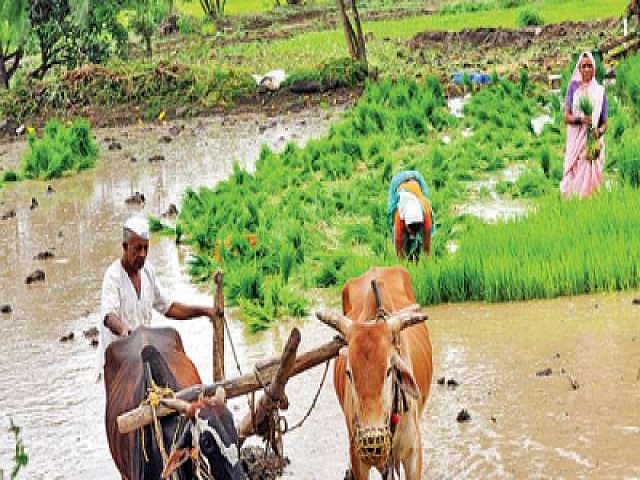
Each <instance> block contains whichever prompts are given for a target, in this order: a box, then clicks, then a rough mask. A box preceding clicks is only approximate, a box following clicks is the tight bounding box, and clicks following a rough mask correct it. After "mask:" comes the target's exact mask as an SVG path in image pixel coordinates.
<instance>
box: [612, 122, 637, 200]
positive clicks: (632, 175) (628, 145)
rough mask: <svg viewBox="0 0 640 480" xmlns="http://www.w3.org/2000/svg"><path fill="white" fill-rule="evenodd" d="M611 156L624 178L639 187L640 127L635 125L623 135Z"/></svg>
mask: <svg viewBox="0 0 640 480" xmlns="http://www.w3.org/2000/svg"><path fill="white" fill-rule="evenodd" d="M611 157H612V160H613V162H614V163H615V164H616V165H617V167H618V170H619V171H620V176H621V177H622V180H623V181H624V182H626V183H628V184H629V185H631V186H633V187H635V188H638V187H639V186H640V128H638V127H634V128H633V129H631V130H628V131H627V132H626V133H625V134H624V135H622V138H621V141H620V143H619V145H617V148H615V150H613V152H612V154H611Z"/></svg>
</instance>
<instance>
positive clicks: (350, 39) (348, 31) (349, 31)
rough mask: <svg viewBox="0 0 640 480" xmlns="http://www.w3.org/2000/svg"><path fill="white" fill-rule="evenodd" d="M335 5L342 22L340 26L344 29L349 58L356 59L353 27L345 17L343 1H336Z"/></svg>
mask: <svg viewBox="0 0 640 480" xmlns="http://www.w3.org/2000/svg"><path fill="white" fill-rule="evenodd" d="M336 4H337V6H338V12H339V13H340V20H341V21H342V26H343V27H344V36H345V38H346V40H347V47H348V48H349V54H350V55H351V58H353V59H356V58H357V50H356V44H355V41H356V36H355V33H354V32H353V27H352V26H351V21H350V20H349V17H348V16H347V11H346V8H345V6H344V0H336Z"/></svg>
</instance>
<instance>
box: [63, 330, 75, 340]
mask: <svg viewBox="0 0 640 480" xmlns="http://www.w3.org/2000/svg"><path fill="white" fill-rule="evenodd" d="M73 337H75V335H74V333H73V332H69V333H67V334H66V335H63V336H61V337H60V341H61V342H69V341H71V340H73Z"/></svg>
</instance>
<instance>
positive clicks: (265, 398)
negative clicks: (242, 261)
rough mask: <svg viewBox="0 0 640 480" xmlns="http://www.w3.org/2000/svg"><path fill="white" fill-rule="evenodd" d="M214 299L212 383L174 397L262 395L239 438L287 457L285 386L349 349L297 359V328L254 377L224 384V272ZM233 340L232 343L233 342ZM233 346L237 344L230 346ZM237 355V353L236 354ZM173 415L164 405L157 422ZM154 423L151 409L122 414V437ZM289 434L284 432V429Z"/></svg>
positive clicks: (337, 343) (337, 344)
mask: <svg viewBox="0 0 640 480" xmlns="http://www.w3.org/2000/svg"><path fill="white" fill-rule="evenodd" d="M214 281H215V285H216V294H215V300H214V310H215V311H216V316H215V318H214V319H213V323H214V329H213V335H214V339H213V345H214V349H213V372H214V383H212V384H210V385H195V386H193V387H189V388H186V389H183V390H180V391H179V392H176V394H175V398H177V399H179V400H184V401H187V402H191V401H194V400H197V399H198V398H199V397H201V396H205V397H212V396H214V395H215V392H216V389H217V388H219V387H222V388H224V390H225V393H226V398H227V399H228V398H234V397H238V396H241V395H250V396H251V399H253V395H254V393H255V392H258V391H259V390H263V392H264V393H263V395H262V396H261V397H260V399H259V400H257V401H255V402H253V401H252V402H250V412H249V413H248V414H247V415H246V416H245V417H244V418H243V419H242V420H241V421H240V423H239V424H238V436H239V438H240V442H241V444H242V443H243V442H244V441H245V440H246V439H247V438H249V437H251V436H253V435H258V436H260V437H261V438H262V439H263V440H264V441H265V442H266V444H267V448H269V447H270V448H271V449H273V451H274V452H275V453H276V454H277V455H278V456H280V457H282V456H283V448H282V434H283V433H284V431H283V428H282V427H281V425H280V423H281V421H282V417H280V414H279V412H280V410H286V409H287V407H288V401H287V398H286V395H285V392H284V390H285V387H286V384H287V382H288V380H289V379H290V378H291V377H294V376H296V375H299V374H300V373H303V372H305V371H307V370H309V369H310V368H313V367H315V366H317V365H320V364H322V363H325V362H328V361H329V360H331V359H332V358H334V357H336V356H337V355H338V353H339V351H340V349H341V348H342V347H343V346H345V345H346V342H345V341H344V339H342V338H340V337H335V338H334V339H333V340H332V341H330V342H327V343H325V344H323V345H321V346H320V347H318V348H315V349H313V350H310V351H308V352H305V353H303V354H301V355H298V346H299V345H300V339H301V336H300V331H299V330H298V329H297V328H294V329H293V330H292V331H291V333H290V335H289V339H288V341H287V343H286V345H285V347H284V349H283V352H282V355H281V356H279V357H274V358H271V359H267V360H263V361H261V362H258V363H257V364H256V365H255V366H254V368H253V371H252V372H251V373H246V374H244V375H243V374H240V375H238V376H236V377H233V378H229V379H225V375H224V350H223V349H224V335H225V330H227V331H228V329H227V328H226V321H225V318H224V296H223V294H222V291H223V277H222V273H221V272H216V275H215V277H214ZM229 340H231V339H230V338H229ZM231 345H232V346H233V344H231ZM234 355H235V353H234ZM173 412H174V410H173V409H171V408H169V407H166V406H164V405H162V404H160V405H159V406H157V407H156V408H155V415H156V417H157V418H160V417H164V416H167V415H169V414H171V413H173ZM153 421H154V412H153V409H152V407H151V406H150V405H142V406H139V407H138V408H136V409H134V410H131V411H129V412H126V413H123V414H122V415H120V416H119V417H118V419H117V422H118V429H119V431H120V433H121V434H127V433H130V432H133V431H134V430H136V429H138V428H141V427H144V426H146V425H149V424H151V423H152V422H153ZM284 430H286V428H285V429H284Z"/></svg>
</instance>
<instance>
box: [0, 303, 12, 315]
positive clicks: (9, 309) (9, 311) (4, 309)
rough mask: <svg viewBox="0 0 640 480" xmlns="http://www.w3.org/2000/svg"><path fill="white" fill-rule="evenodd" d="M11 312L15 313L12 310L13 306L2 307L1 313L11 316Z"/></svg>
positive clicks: (0, 308)
mask: <svg viewBox="0 0 640 480" xmlns="http://www.w3.org/2000/svg"><path fill="white" fill-rule="evenodd" d="M11 312H13V309H12V308H11V305H9V304H6V305H2V306H0V313H5V314H9V313H11Z"/></svg>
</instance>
